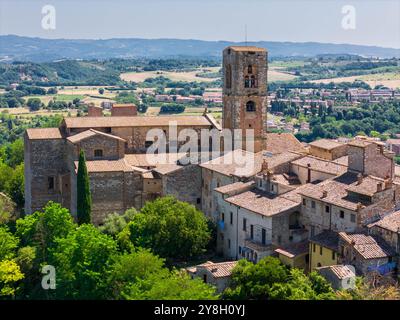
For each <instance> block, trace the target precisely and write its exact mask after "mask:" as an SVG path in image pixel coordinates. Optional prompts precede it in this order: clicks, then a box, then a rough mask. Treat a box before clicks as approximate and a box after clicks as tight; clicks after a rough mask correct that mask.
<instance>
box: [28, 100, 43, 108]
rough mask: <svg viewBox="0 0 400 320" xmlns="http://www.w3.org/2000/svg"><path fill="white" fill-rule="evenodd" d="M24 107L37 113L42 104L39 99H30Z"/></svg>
mask: <svg viewBox="0 0 400 320" xmlns="http://www.w3.org/2000/svg"><path fill="white" fill-rule="evenodd" d="M26 105H27V106H28V107H29V110H30V111H38V110H39V109H40V108H41V107H43V103H42V101H41V100H40V99H39V98H30V99H28V102H27V103H26Z"/></svg>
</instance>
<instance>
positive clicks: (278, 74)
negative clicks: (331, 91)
mask: <svg viewBox="0 0 400 320" xmlns="http://www.w3.org/2000/svg"><path fill="white" fill-rule="evenodd" d="M282 68H283V67H282V66H278V67H271V68H270V69H269V70H268V80H269V81H271V82H273V81H289V80H293V79H295V78H296V76H294V75H292V74H289V73H287V72H283V71H281V69H282ZM219 69H220V67H213V68H206V69H199V70H197V71H190V72H169V71H149V72H127V73H122V74H121V75H120V77H121V79H122V80H125V81H133V82H143V81H144V80H146V79H148V78H156V77H160V76H163V77H166V78H168V79H171V80H173V81H187V82H191V81H196V82H203V81H204V82H211V81H214V80H217V79H220V78H203V77H198V76H197V74H198V73H200V72H202V70H203V71H204V70H207V72H218V70H219Z"/></svg>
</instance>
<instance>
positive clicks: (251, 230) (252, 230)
mask: <svg viewBox="0 0 400 320" xmlns="http://www.w3.org/2000/svg"><path fill="white" fill-rule="evenodd" d="M253 238H254V226H253V225H252V224H251V225H250V239H251V240H253Z"/></svg>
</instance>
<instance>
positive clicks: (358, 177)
mask: <svg viewBox="0 0 400 320" xmlns="http://www.w3.org/2000/svg"><path fill="white" fill-rule="evenodd" d="M362 182H363V175H362V174H361V173H359V174H357V184H361V183H362Z"/></svg>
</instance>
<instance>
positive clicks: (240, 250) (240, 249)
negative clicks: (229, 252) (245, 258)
mask: <svg viewBox="0 0 400 320" xmlns="http://www.w3.org/2000/svg"><path fill="white" fill-rule="evenodd" d="M239 254H242V247H241V246H239Z"/></svg>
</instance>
